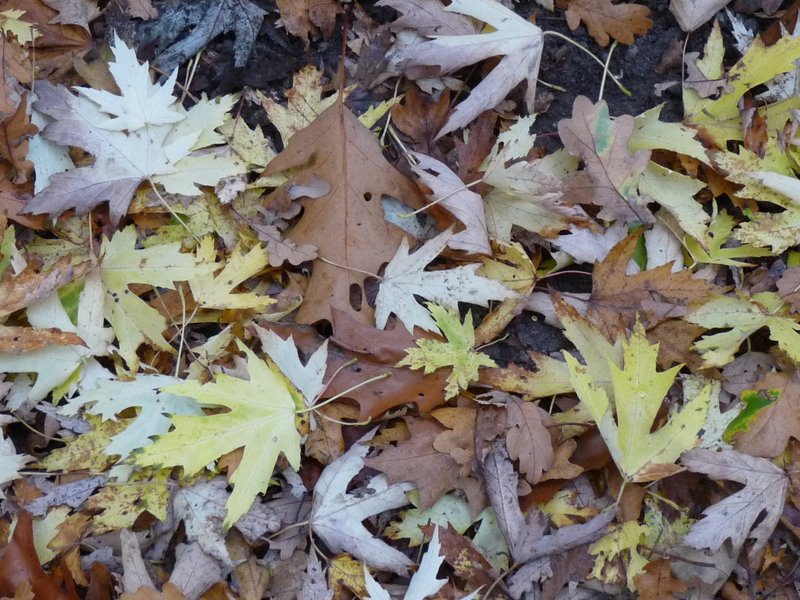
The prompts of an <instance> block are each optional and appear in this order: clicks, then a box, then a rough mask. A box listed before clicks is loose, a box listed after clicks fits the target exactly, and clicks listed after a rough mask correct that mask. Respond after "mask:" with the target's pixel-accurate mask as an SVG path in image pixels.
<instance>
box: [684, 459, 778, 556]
mask: <svg viewBox="0 0 800 600" xmlns="http://www.w3.org/2000/svg"><path fill="white" fill-rule="evenodd" d="M681 463H682V464H683V465H684V466H685V467H686V468H688V469H689V470H690V471H694V472H695V473H704V474H705V475H708V476H709V477H711V478H713V479H726V480H731V481H738V482H739V483H742V484H744V487H743V488H742V489H741V490H739V491H738V492H734V493H733V494H731V495H729V496H727V497H726V498H724V499H723V500H721V501H719V502H717V503H716V504H713V505H711V506H709V507H708V508H706V509H705V510H704V511H703V515H704V517H703V518H702V519H700V520H699V521H697V522H696V523H695V524H694V525H692V529H691V530H690V531H689V533H688V534H687V536H686V537H685V538H683V543H684V544H686V545H688V546H691V547H692V548H697V549H700V550H702V549H704V548H709V549H711V550H712V551H714V550H718V549H719V548H720V547H721V546H722V544H724V543H725V541H726V540H728V539H730V540H731V542H732V544H733V546H734V555H736V554H738V553H739V551H741V548H742V546H743V545H744V543H745V541H747V539H748V538H752V539H753V540H755V541H754V543H753V546H752V548H750V551H749V552H748V557H749V558H750V559H751V561H752V560H754V559H757V557H758V556H759V554H760V552H761V550H762V549H763V548H764V546H765V545H766V543H767V540H768V539H769V537H770V536H771V535H772V531H773V530H774V529H775V527H776V526H777V524H778V520H779V519H780V517H781V513H782V512H783V505H784V502H785V501H786V490H787V488H788V485H789V480H788V478H787V477H786V473H784V472H783V470H781V469H779V468H778V467H776V466H775V465H774V464H773V463H772V462H771V461H769V460H766V459H764V458H755V457H753V456H748V455H747V454H742V453H741V452H736V451H735V450H722V451H721V452H714V451H711V450H704V449H702V448H696V449H695V450H692V451H691V452H687V453H686V454H685V455H684V456H683V458H681ZM762 516H763V518H762Z"/></svg>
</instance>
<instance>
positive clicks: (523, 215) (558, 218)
mask: <svg viewBox="0 0 800 600" xmlns="http://www.w3.org/2000/svg"><path fill="white" fill-rule="evenodd" d="M532 125H533V117H528V118H523V119H520V120H519V121H517V122H516V123H514V124H513V125H512V126H511V127H509V128H508V130H507V131H504V132H502V133H501V134H500V135H498V136H497V142H496V143H495V145H494V147H493V148H492V150H491V152H490V153H489V156H488V157H486V160H485V161H484V163H483V164H482V165H481V168H482V169H483V170H484V173H483V180H484V181H485V182H486V183H488V184H490V185H491V186H492V187H493V188H494V189H493V190H492V191H491V192H489V194H488V195H487V196H486V197H485V199H484V200H485V209H486V221H487V224H488V227H489V232H490V233H491V234H492V235H494V236H496V237H498V238H500V239H503V240H510V239H511V229H512V227H513V226H514V225H517V226H519V227H524V228H525V229H527V230H528V231H533V232H535V233H539V234H541V235H543V236H545V237H551V236H552V235H554V234H555V233H558V232H559V231H561V230H563V229H566V228H567V227H568V226H569V225H570V224H581V225H588V224H589V217H588V216H587V215H586V213H585V212H584V211H583V209H582V208H581V207H579V206H567V205H566V204H565V202H564V197H563V196H564V195H563V193H562V182H563V180H564V179H566V178H567V176H569V175H572V174H573V173H574V172H575V170H576V169H577V168H578V161H577V160H576V159H575V158H572V157H571V156H569V155H568V154H567V153H566V152H564V150H563V149H561V150H558V151H556V152H554V153H552V154H548V155H547V156H545V157H544V158H541V159H538V160H516V159H520V158H525V157H526V156H527V155H528V153H529V152H530V150H532V149H533V144H534V141H535V140H536V136H534V135H531V133H530V128H531V126H532ZM515 160H516V162H511V161H515ZM509 162H510V163H511V164H508V163H509Z"/></svg>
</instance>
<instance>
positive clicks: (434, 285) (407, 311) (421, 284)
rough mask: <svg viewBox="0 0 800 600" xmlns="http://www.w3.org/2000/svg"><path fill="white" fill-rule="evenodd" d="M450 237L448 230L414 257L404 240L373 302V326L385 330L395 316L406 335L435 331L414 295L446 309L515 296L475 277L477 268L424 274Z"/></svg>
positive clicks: (389, 265)
mask: <svg viewBox="0 0 800 600" xmlns="http://www.w3.org/2000/svg"><path fill="white" fill-rule="evenodd" d="M452 236H453V232H452V230H451V229H448V230H446V231H443V232H442V233H440V234H439V235H437V236H436V237H435V238H433V239H431V240H428V241H427V242H425V244H423V245H422V246H421V247H420V248H418V249H417V250H416V251H415V252H414V253H413V254H409V253H408V240H407V239H406V238H403V239H402V241H401V242H400V247H399V248H398V249H397V252H396V253H395V255H394V258H392V260H391V261H390V262H389V264H388V265H386V269H385V271H384V274H383V281H381V285H380V288H379V289H378V295H377V297H376V298H375V323H376V325H377V327H378V329H383V328H384V327H386V321H387V320H388V319H389V314H390V313H394V314H395V315H397V318H398V319H400V320H401V321H402V322H403V325H405V326H406V329H408V331H409V332H412V333H413V331H414V327H420V328H422V329H425V330H427V331H437V325H436V322H435V321H434V319H432V318H431V316H430V314H429V313H428V311H426V310H425V309H424V308H422V306H420V304H419V303H418V302H417V301H416V299H415V298H414V296H415V295H417V296H421V297H423V298H425V299H427V300H432V301H433V302H434V303H436V304H441V305H443V306H445V307H447V308H453V309H455V308H458V303H459V302H469V303H471V304H478V305H480V306H488V305H489V301H490V300H506V299H508V298H513V297H515V296H516V294H515V293H514V292H513V291H511V290H509V289H508V288H506V287H504V286H503V285H501V284H500V283H498V282H497V281H494V280H493V279H488V278H486V277H481V276H479V275H476V271H477V270H478V269H479V268H480V265H478V264H470V265H463V266H460V267H456V268H454V269H445V270H441V271H424V270H423V269H424V268H425V266H426V265H427V264H428V263H429V262H431V261H432V260H433V259H434V258H436V257H437V256H438V255H439V253H440V252H441V251H442V250H444V248H445V246H446V245H447V242H448V241H449V239H450V238H451V237H452Z"/></svg>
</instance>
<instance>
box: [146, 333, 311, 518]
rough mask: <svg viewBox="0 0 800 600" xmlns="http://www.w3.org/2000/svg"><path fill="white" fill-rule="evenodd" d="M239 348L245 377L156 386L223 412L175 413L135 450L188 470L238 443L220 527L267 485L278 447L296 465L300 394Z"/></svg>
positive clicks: (159, 462) (220, 376) (159, 463)
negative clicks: (168, 425) (169, 426)
mask: <svg viewBox="0 0 800 600" xmlns="http://www.w3.org/2000/svg"><path fill="white" fill-rule="evenodd" d="M239 348H240V349H241V350H242V351H244V353H245V354H246V355H247V371H248V373H249V374H250V380H249V381H245V380H244V379H238V378H236V377H231V376H230V375H225V374H222V373H220V374H217V376H216V379H215V381H214V382H213V383H206V384H204V385H201V384H200V383H198V382H197V381H187V382H185V383H182V384H179V385H174V386H170V387H168V388H165V389H163V390H162V391H163V392H169V393H170V394H175V395H178V396H189V397H191V398H195V399H196V400H197V401H198V402H199V403H200V404H201V405H202V406H205V407H225V408H227V409H228V412H221V413H217V414H212V415H205V416H186V415H175V416H173V417H172V423H173V424H174V425H175V429H174V430H172V431H171V432H169V433H167V434H166V435H163V436H159V437H158V438H157V439H156V441H155V443H153V445H151V446H146V447H145V448H143V449H142V450H141V452H139V453H138V454H136V455H135V461H136V462H137V463H138V464H140V465H155V466H158V467H167V466H173V467H177V466H179V467H183V469H184V472H185V473H186V474H187V475H192V474H194V473H197V472H199V471H201V470H202V469H203V468H204V467H205V466H206V465H208V464H209V463H212V462H214V461H215V460H217V459H218V458H220V457H221V456H223V455H225V454H227V453H229V452H232V451H233V450H236V449H237V448H244V454H243V455H242V459H241V462H240V463H239V466H238V467H237V469H236V472H235V473H234V474H233V475H232V476H231V477H230V482H231V483H232V484H233V493H232V494H231V497H230V498H229V500H228V503H227V504H226V508H227V510H228V514H227V516H226V518H225V522H224V523H223V527H224V528H225V529H228V528H230V527H231V526H232V525H233V524H234V523H236V521H237V520H238V519H239V518H240V517H241V516H242V515H244V514H245V513H246V512H247V511H248V510H249V509H250V506H251V504H252V503H253V499H254V498H255V497H256V495H257V494H259V493H263V492H265V491H266V490H267V486H268V485H269V480H270V478H271V477H272V470H273V468H274V467H275V462H276V461H277V460H278V455H279V454H281V453H283V455H284V456H285V457H286V459H287V460H288V461H289V464H290V465H292V467H294V468H295V469H297V468H298V467H299V466H300V433H299V432H298V431H297V428H296V427H295V420H296V418H297V414H296V411H297V410H298V409H302V408H303V404H302V400H301V399H300V397H299V396H296V395H295V394H293V393H292V392H291V391H290V390H289V388H288V387H287V385H286V382H285V380H284V378H283V377H282V376H281V375H280V374H279V373H277V372H275V371H273V370H272V369H271V368H270V366H269V365H268V364H267V363H266V362H264V361H263V360H260V359H259V358H258V357H257V356H256V355H255V354H254V353H253V352H252V351H251V350H250V349H249V348H247V347H246V346H245V345H244V344H242V343H241V342H239Z"/></svg>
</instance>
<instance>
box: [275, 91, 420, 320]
mask: <svg viewBox="0 0 800 600" xmlns="http://www.w3.org/2000/svg"><path fill="white" fill-rule="evenodd" d="M288 169H296V171H295V174H294V176H293V177H292V179H291V181H290V182H289V184H288V185H292V184H297V183H302V182H304V181H306V180H308V179H309V178H310V177H312V176H316V177H320V178H322V179H324V180H326V181H327V182H328V183H329V184H330V191H329V192H328V193H327V194H325V195H324V196H322V197H320V198H316V199H304V200H301V204H302V205H303V208H304V212H303V216H302V217H301V218H300V221H299V222H298V223H297V225H295V226H294V227H293V228H292V229H291V230H290V231H289V234H288V237H289V238H290V239H291V240H292V241H293V242H295V243H296V244H298V245H300V246H302V245H304V244H311V245H315V246H317V248H318V249H319V258H318V259H316V260H315V261H314V271H313V274H312V276H311V279H310V281H309V284H308V289H307V290H306V297H305V301H304V302H303V305H302V306H301V307H300V310H298V312H297V321H298V322H300V323H314V322H316V321H319V320H322V319H327V320H328V321H330V320H331V315H332V312H331V311H332V309H333V308H338V309H339V310H342V311H345V312H347V313H348V314H349V315H350V316H352V317H354V318H355V319H357V320H358V321H360V322H361V323H368V324H370V325H372V324H373V323H374V321H373V313H374V311H373V309H372V308H371V307H370V306H369V304H368V303H367V292H366V289H365V287H364V279H365V277H367V275H365V273H376V274H377V272H378V270H379V269H380V268H381V265H382V264H383V263H387V262H389V261H390V260H391V259H392V257H393V256H394V254H395V251H396V250H397V247H398V246H399V245H400V240H401V239H402V237H403V235H404V234H403V231H402V230H401V229H400V228H398V227H395V226H394V225H391V224H389V223H388V222H387V221H386V220H385V219H384V211H383V204H382V203H381V198H382V196H384V195H388V194H390V195H392V196H393V197H395V198H397V199H399V200H401V201H403V202H405V203H406V204H408V205H410V206H413V207H414V208H417V207H419V206H421V205H422V200H421V197H420V194H419V190H418V189H417V188H416V186H414V184H413V183H412V182H411V181H410V180H409V179H408V178H406V177H405V176H404V175H402V174H401V173H400V172H399V171H397V170H396V169H395V168H394V167H393V166H392V165H390V164H389V163H388V162H386V160H385V159H384V158H383V155H382V152H381V146H380V143H379V142H378V140H377V139H376V138H375V136H374V135H372V133H371V132H370V131H369V129H367V128H366V127H364V126H363V125H362V124H361V123H359V121H358V119H357V118H356V117H355V115H354V114H353V113H351V112H350V110H348V109H347V108H346V107H345V106H344V104H343V103H342V102H341V100H339V101H337V102H336V103H334V104H333V105H331V106H330V107H329V108H327V109H326V110H325V111H324V112H323V113H322V114H321V115H320V116H319V117H317V119H316V120H314V122H313V123H311V125H309V126H308V127H306V128H305V129H303V130H302V131H300V132H298V133H297V134H295V135H294V136H293V137H292V139H291V140H290V141H289V144H288V145H287V146H286V149H285V150H284V151H283V152H281V153H280V154H279V155H278V156H277V157H276V158H275V159H273V160H272V162H271V163H270V164H269V167H267V170H266V171H265V174H266V175H274V174H276V173H280V172H282V171H286V170H288Z"/></svg>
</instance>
